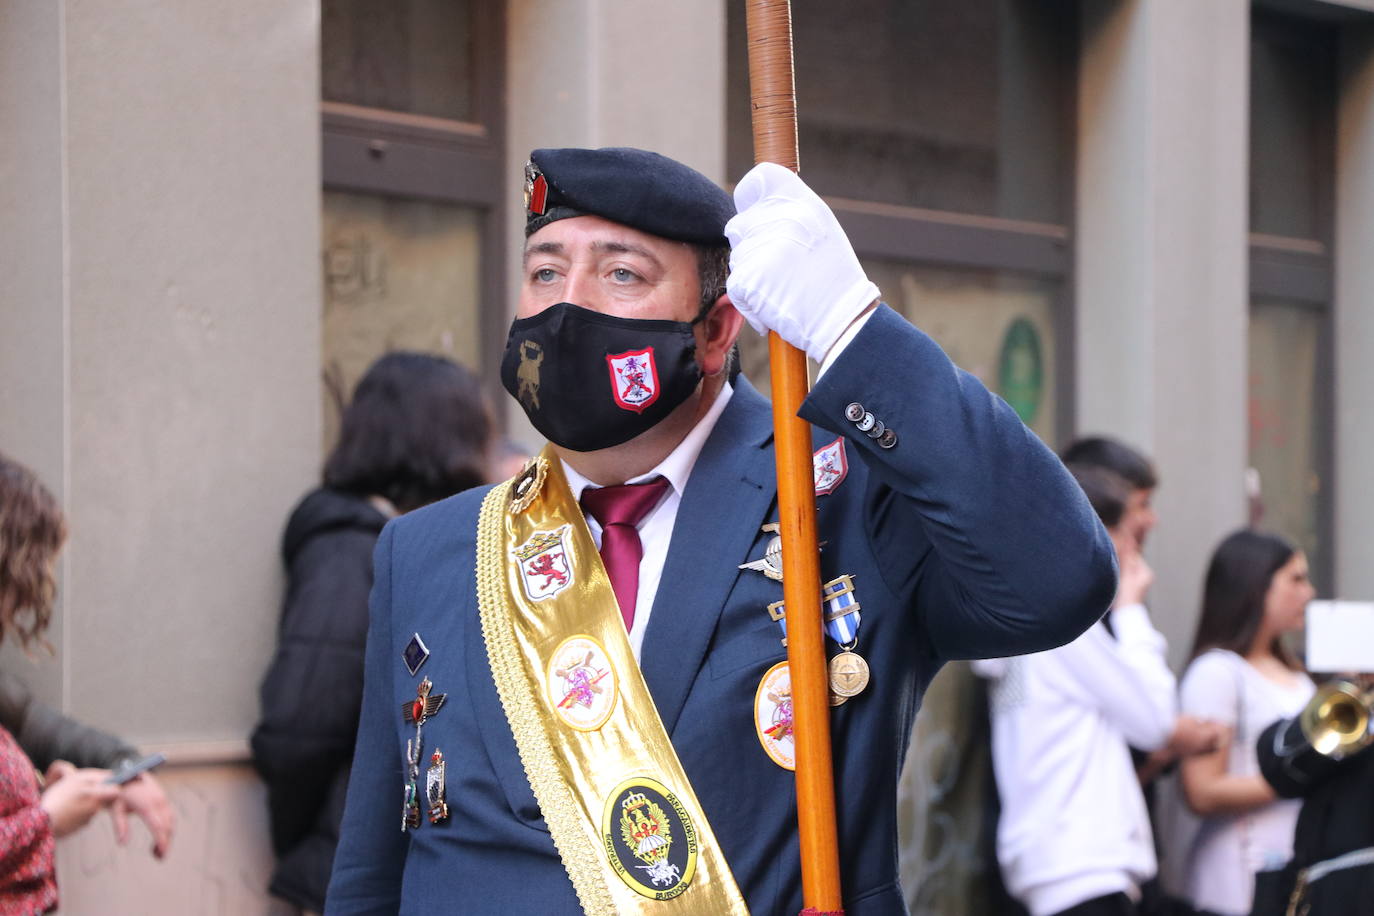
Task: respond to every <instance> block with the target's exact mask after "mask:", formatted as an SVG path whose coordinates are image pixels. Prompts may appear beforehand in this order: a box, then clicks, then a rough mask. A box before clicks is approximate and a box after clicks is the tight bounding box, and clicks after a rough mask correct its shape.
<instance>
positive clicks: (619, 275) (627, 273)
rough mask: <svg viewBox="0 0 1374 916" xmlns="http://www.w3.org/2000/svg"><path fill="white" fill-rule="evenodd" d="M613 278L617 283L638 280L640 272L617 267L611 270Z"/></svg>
mask: <svg viewBox="0 0 1374 916" xmlns="http://www.w3.org/2000/svg"><path fill="white" fill-rule="evenodd" d="M611 279H612V280H615V281H616V282H617V283H630V282H632V281H634V280H638V279H639V274H637V273H635V272H634V271H633V270H628V269H626V268H624V267H617V268H616V269H615V270H613V271H611Z"/></svg>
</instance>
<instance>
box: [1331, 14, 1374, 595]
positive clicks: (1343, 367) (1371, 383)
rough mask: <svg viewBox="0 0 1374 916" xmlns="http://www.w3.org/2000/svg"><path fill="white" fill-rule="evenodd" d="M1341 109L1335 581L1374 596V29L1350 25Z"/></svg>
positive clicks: (1348, 591) (1343, 591)
mask: <svg viewBox="0 0 1374 916" xmlns="http://www.w3.org/2000/svg"><path fill="white" fill-rule="evenodd" d="M1342 38H1343V43H1342V48H1341V78H1340V99H1339V103H1338V107H1337V114H1336V249H1335V273H1336V297H1335V298H1336V301H1335V324H1336V333H1335V341H1336V482H1335V484H1336V490H1335V492H1336V494H1337V495H1336V505H1335V528H1336V532H1335V534H1336V537H1335V546H1336V557H1335V571H1336V588H1337V590H1338V592H1339V594H1340V595H1341V596H1342V597H1349V598H1355V599H1363V600H1374V566H1371V564H1370V562H1369V558H1370V556H1372V555H1374V526H1372V525H1371V524H1370V519H1372V518H1374V487H1370V486H1369V457H1370V455H1374V366H1372V365H1371V363H1370V359H1369V354H1370V353H1371V352H1374V262H1372V261H1371V259H1370V257H1369V254H1370V252H1371V251H1374V29H1371V28H1369V27H1365V28H1364V29H1360V30H1357V29H1355V28H1348V29H1347V30H1345V32H1344V34H1343V36H1342Z"/></svg>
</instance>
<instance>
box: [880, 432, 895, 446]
mask: <svg viewBox="0 0 1374 916" xmlns="http://www.w3.org/2000/svg"><path fill="white" fill-rule="evenodd" d="M896 444H897V433H896V431H895V430H891V429H888V430H884V431H883V434H882V435H881V436H879V437H878V447H879V448H892V447H893V446H894V445H896Z"/></svg>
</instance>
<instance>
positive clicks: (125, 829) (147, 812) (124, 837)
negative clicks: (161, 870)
mask: <svg viewBox="0 0 1374 916" xmlns="http://www.w3.org/2000/svg"><path fill="white" fill-rule="evenodd" d="M130 812H132V813H133V814H134V816H135V817H138V818H140V819H142V821H143V823H144V824H146V825H147V827H148V832H149V833H151V834H152V835H153V855H154V856H155V857H156V858H159V859H161V858H162V857H163V856H165V855H166V854H167V849H168V847H170V846H171V845H172V831H173V829H174V828H175V827H176V814H175V813H174V812H173V811H172V803H171V802H170V801H168V800H167V793H166V792H164V791H162V786H161V785H160V784H159V783H158V781H157V779H155V778H154V777H153V774H152V773H144V774H142V775H141V776H138V777H136V778H135V779H132V780H130V781H129V782H128V783H127V784H125V785H124V786H123V787H122V791H121V792H120V794H119V798H117V799H116V800H115V802H114V804H113V805H111V806H110V816H111V817H112V818H113V819H114V828H115V839H116V840H118V841H119V844H120V845H121V846H122V845H124V844H125V843H126V842H128V840H129V813H130Z"/></svg>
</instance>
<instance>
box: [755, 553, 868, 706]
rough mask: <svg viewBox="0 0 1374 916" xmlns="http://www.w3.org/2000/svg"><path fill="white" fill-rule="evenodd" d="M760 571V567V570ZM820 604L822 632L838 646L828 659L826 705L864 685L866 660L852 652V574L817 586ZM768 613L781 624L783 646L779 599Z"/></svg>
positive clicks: (855, 631)
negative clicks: (836, 651) (834, 653)
mask: <svg viewBox="0 0 1374 916" xmlns="http://www.w3.org/2000/svg"><path fill="white" fill-rule="evenodd" d="M760 571H762V570H760ZM821 607H822V617H823V618H824V624H825V633H826V635H827V636H829V637H830V638H831V639H833V640H834V641H835V644H836V645H837V646H839V647H840V654H838V655H836V656H835V657H834V658H832V659H831V660H830V705H831V706H839V705H840V704H842V703H844V702H845V701H846V700H848V699H849V698H850V697H856V696H858V695H859V694H861V693H863V692H864V690H865V689H866V688H867V687H868V681H869V670H868V662H866V661H864V658H863V656H862V655H860V654H859V653H857V652H855V651H854V647H855V646H857V645H858V644H859V623H860V620H861V617H860V614H859V609H860V605H859V602H858V600H857V599H856V598H855V597H854V577H853V576H840V577H838V578H836V579H832V580H830V581H829V582H827V583H825V584H824V585H822V586H821ZM768 616H769V617H771V618H772V619H773V620H776V621H777V623H778V626H780V627H782V644H783V645H784V646H786V645H787V618H786V611H785V609H784V606H783V603H782V602H781V601H774V602H773V603H772V604H770V605H768Z"/></svg>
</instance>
